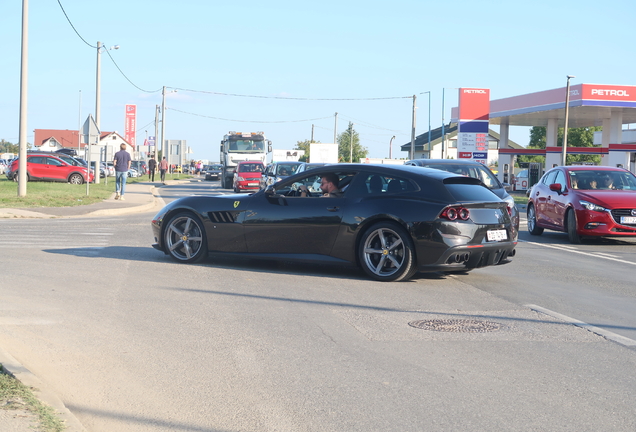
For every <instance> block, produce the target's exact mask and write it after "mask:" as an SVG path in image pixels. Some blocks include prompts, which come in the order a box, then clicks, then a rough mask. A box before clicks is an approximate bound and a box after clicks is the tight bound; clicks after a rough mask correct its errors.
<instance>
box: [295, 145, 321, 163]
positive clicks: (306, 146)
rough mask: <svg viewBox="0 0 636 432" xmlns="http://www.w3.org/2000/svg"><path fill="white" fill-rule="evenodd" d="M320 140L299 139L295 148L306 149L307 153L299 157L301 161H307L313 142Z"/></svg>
mask: <svg viewBox="0 0 636 432" xmlns="http://www.w3.org/2000/svg"><path fill="white" fill-rule="evenodd" d="M319 142H320V141H312V140H305V141H298V142H296V147H295V148H294V150H304V151H305V154H304V155H303V156H302V157H301V158H300V159H298V160H299V161H301V162H307V161H308V160H309V149H310V147H311V143H319Z"/></svg>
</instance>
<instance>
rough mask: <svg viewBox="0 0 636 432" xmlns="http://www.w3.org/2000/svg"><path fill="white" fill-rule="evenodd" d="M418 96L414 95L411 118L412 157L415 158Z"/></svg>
mask: <svg viewBox="0 0 636 432" xmlns="http://www.w3.org/2000/svg"><path fill="white" fill-rule="evenodd" d="M416 103H417V96H415V95H413V114H412V120H411V157H410V159H411V160H413V159H415V110H416V109H417V106H416Z"/></svg>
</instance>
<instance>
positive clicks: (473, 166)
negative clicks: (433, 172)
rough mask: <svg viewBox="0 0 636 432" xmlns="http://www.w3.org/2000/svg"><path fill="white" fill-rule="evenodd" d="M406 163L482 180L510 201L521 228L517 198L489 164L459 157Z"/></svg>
mask: <svg viewBox="0 0 636 432" xmlns="http://www.w3.org/2000/svg"><path fill="white" fill-rule="evenodd" d="M404 164H405V165H412V166H419V167H424V168H434V169H440V170H443V171H448V172H452V173H455V174H460V175H465V176H469V177H473V178H476V179H477V180H480V181H481V182H482V183H483V184H484V186H486V187H487V188H488V189H490V190H491V191H492V192H493V193H494V194H495V195H497V196H498V197H499V198H501V199H502V200H504V201H505V202H506V203H508V209H509V211H510V216H511V217H512V222H513V224H514V226H515V229H516V230H517V231H518V230H519V209H518V208H517V205H516V204H515V199H514V198H513V197H511V196H510V194H509V193H508V191H506V187H507V186H508V184H502V183H501V182H500V181H499V179H498V178H497V176H495V175H494V174H493V172H492V171H490V169H488V167H487V166H485V165H483V164H480V163H479V162H475V161H468V160H465V161H462V160H458V159H414V160H410V161H406V162H405V163H404Z"/></svg>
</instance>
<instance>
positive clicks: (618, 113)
mask: <svg viewBox="0 0 636 432" xmlns="http://www.w3.org/2000/svg"><path fill="white" fill-rule="evenodd" d="M460 91H461V89H460ZM569 96H570V98H569V99H570V101H569V102H570V103H569V109H568V117H569V119H568V127H569V128H579V127H592V126H602V132H601V137H600V138H601V139H600V142H599V144H600V145H599V146H598V147H568V148H567V149H566V152H567V153H568V154H583V153H586V154H596V155H600V156H601V165H606V166H619V167H623V168H626V169H628V170H630V171H632V172H636V131H634V132H635V133H632V131H629V132H626V133H623V125H625V124H630V123H636V86H622V85H606V84H577V85H573V86H570V95H569ZM565 101H566V87H563V88H559V89H553V90H545V91H540V92H536V93H529V94H525V95H520V96H513V97H509V98H504V99H497V100H492V101H490V110H489V111H490V113H489V123H490V124H498V125H499V126H500V131H499V134H500V140H499V167H504V166H508V167H509V169H511V168H512V166H513V162H514V156H516V155H543V156H545V157H546V162H545V167H544V168H545V169H548V168H552V167H553V166H557V165H561V161H562V152H563V148H562V147H559V146H557V131H558V128H560V127H564V125H565ZM458 113H459V109H458V108H457V107H456V108H453V109H452V113H451V117H452V119H453V120H451V121H457V119H458ZM510 126H543V127H545V128H546V131H547V136H546V149H545V150H543V149H526V148H521V149H520V148H512V147H511V146H510V145H509V139H508V137H509V131H510ZM511 172H512V171H511ZM503 174H504V173H503V170H501V169H500V170H499V176H500V177H501V178H503Z"/></svg>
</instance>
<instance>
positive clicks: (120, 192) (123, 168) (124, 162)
mask: <svg viewBox="0 0 636 432" xmlns="http://www.w3.org/2000/svg"><path fill="white" fill-rule="evenodd" d="M120 148H121V150H119V151H118V152H117V153H115V158H114V159H113V165H114V166H115V199H120V200H122V201H123V200H124V194H125V193H126V178H128V170H129V169H130V165H131V163H132V160H131V158H130V153H128V152H127V151H126V144H124V143H122V144H121V146H120Z"/></svg>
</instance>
